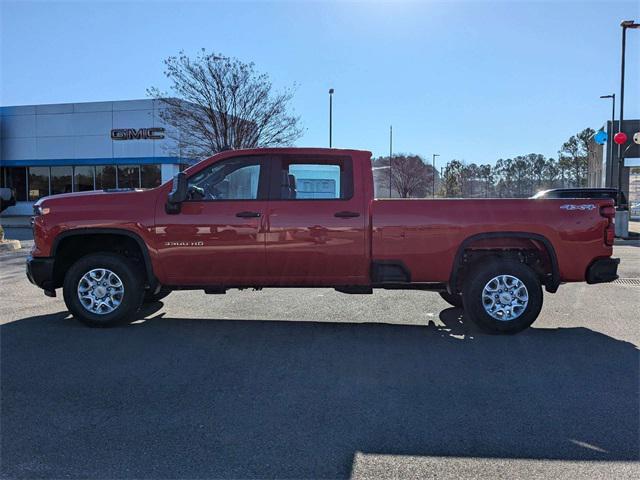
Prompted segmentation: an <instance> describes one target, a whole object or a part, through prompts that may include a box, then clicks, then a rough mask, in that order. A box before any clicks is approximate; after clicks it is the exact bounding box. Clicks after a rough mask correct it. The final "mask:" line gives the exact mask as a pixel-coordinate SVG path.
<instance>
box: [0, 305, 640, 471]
mask: <svg viewBox="0 0 640 480" xmlns="http://www.w3.org/2000/svg"><path fill="white" fill-rule="evenodd" d="M460 317H461V312H460V311H459V310H456V309H453V308H450V309H447V310H445V311H444V312H442V314H441V318H442V320H443V322H444V324H445V326H437V325H433V324H432V325H430V326H426V327H425V326H406V325H388V324H337V323H315V322H284V321H242V320H190V319H179V318H163V317H162V314H160V315H156V316H155V317H152V318H148V319H146V320H143V321H141V323H134V324H132V325H131V326H130V327H126V328H115V329H89V328H85V327H83V326H81V325H80V324H78V323H77V322H76V321H75V320H73V319H72V318H68V317H67V314H66V313H64V312H61V313H58V314H53V315H46V316H38V317H31V318H25V319H22V320H19V321H15V322H12V323H9V324H5V325H3V326H2V327H1V330H0V335H1V372H0V373H1V379H2V385H1V387H2V390H1V394H2V397H1V407H2V418H1V420H2V427H3V435H2V452H1V453H2V459H3V462H2V465H3V466H2V469H3V473H4V474H5V475H9V476H18V477H29V476H37V477H62V476H72V477H76V476H82V477H91V478H106V477H114V478H140V477H147V478H149V477H152V478H195V477H198V478H211V477H225V478H229V477H233V478H257V477H260V478H273V477H279V478H303V477H304V478H309V477H314V478H318V477H323V478H348V477H349V476H350V474H351V469H352V464H353V459H354V455H355V454H356V452H364V453H371V454H398V455H415V456H455V457H486V458H526V459H563V460H592V461H600V460H603V461H604V460H606V461H612V460H618V461H620V460H622V461H631V460H638V451H639V440H638V438H639V435H638V434H639V420H638V394H639V364H640V362H639V360H640V358H639V352H638V349H637V348H636V347H635V346H634V345H633V344H631V343H627V342H623V341H619V340H616V339H614V338H612V337H609V336H607V335H603V334H601V333H598V332H594V331H592V330H589V329H587V328H561V329H543V328H532V329H529V330H528V331H526V332H523V333H522V334H519V335H516V336H509V337H505V336H491V335H484V334H480V333H477V332H474V331H473V330H469V329H468V328H466V327H465V326H464V322H463V321H462V320H461V318H460Z"/></svg>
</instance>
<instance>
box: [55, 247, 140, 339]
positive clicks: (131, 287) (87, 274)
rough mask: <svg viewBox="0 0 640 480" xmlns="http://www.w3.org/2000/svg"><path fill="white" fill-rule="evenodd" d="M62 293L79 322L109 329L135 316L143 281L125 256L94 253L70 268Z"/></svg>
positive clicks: (134, 266)
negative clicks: (108, 327)
mask: <svg viewBox="0 0 640 480" xmlns="http://www.w3.org/2000/svg"><path fill="white" fill-rule="evenodd" d="M63 294H64V302H65V304H66V305H67V308H68V309H69V311H70V312H71V313H72V314H73V316H74V317H75V318H76V319H78V320H80V321H81V322H83V323H85V324H86V325H90V326H92V327H107V326H112V325H115V324H117V323H119V322H122V321H125V320H128V319H130V318H131V317H132V316H133V315H134V314H135V313H136V311H137V310H138V308H139V307H140V304H141V303H142V298H143V295H144V280H143V277H142V274H141V272H140V270H139V269H138V268H137V266H136V265H135V264H134V263H133V262H132V261H131V260H129V259H127V258H126V257H123V256H121V255H116V254H112V253H95V254H91V255H87V256H84V257H82V258H80V259H79V260H77V261H76V262H75V263H74V264H73V265H72V266H71V268H69V270H68V271H67V274H66V276H65V278H64V285H63Z"/></svg>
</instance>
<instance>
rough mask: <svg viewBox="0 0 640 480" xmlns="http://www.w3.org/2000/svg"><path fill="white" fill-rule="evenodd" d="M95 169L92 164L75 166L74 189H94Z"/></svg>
mask: <svg viewBox="0 0 640 480" xmlns="http://www.w3.org/2000/svg"><path fill="white" fill-rule="evenodd" d="M94 175H95V170H94V168H93V167H92V166H82V167H75V177H74V190H75V191H76V192H86V191H88V190H93V189H94V184H93V180H94Z"/></svg>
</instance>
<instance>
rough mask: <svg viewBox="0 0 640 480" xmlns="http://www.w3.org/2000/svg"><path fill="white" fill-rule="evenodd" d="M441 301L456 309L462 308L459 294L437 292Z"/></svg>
mask: <svg viewBox="0 0 640 480" xmlns="http://www.w3.org/2000/svg"><path fill="white" fill-rule="evenodd" d="M438 293H439V294H440V296H441V297H442V299H443V300H444V301H445V302H447V303H448V304H449V305H451V306H453V307H457V308H463V306H462V295H461V294H459V293H453V294H451V293H449V292H438Z"/></svg>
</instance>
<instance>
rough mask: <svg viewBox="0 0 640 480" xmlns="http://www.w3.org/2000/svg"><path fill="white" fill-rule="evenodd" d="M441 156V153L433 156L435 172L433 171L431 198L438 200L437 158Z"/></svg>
mask: <svg viewBox="0 0 640 480" xmlns="http://www.w3.org/2000/svg"><path fill="white" fill-rule="evenodd" d="M439 156H440V154H439V153H434V154H433V170H432V171H431V180H432V181H433V185H432V186H431V198H436V172H437V170H436V157H439Z"/></svg>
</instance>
